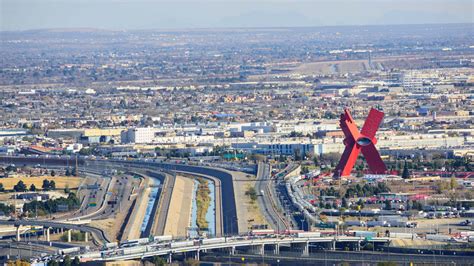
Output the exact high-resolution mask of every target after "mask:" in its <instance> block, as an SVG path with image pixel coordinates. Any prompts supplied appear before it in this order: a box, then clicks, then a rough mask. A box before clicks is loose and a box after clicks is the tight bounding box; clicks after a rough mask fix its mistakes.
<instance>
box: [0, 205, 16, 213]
mask: <svg viewBox="0 0 474 266" xmlns="http://www.w3.org/2000/svg"><path fill="white" fill-rule="evenodd" d="M14 211H15V206H13V205H6V204H4V203H0V212H3V213H4V214H5V215H8V214H10V213H12V212H14Z"/></svg>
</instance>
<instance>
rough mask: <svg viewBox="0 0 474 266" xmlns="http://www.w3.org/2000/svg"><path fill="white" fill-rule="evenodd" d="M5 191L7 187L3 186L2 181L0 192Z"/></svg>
mask: <svg viewBox="0 0 474 266" xmlns="http://www.w3.org/2000/svg"><path fill="white" fill-rule="evenodd" d="M4 191H5V187H4V186H3V184H2V183H0V192H4Z"/></svg>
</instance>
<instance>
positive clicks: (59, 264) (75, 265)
mask: <svg viewBox="0 0 474 266" xmlns="http://www.w3.org/2000/svg"><path fill="white" fill-rule="evenodd" d="M80 264H81V261H80V260H79V258H78V257H77V256H76V257H74V259H71V257H70V256H69V255H66V256H65V257H64V259H63V260H62V261H57V260H50V261H48V266H79V265H80Z"/></svg>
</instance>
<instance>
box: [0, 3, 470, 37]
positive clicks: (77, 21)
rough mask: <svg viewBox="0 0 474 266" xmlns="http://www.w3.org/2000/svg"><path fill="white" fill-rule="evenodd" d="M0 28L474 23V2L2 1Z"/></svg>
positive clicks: (147, 27) (148, 27) (155, 27)
mask: <svg viewBox="0 0 474 266" xmlns="http://www.w3.org/2000/svg"><path fill="white" fill-rule="evenodd" d="M0 12H1V14H0V17H1V18H0V29H1V30H25V29H41V28H77V27H93V28H103V29H160V28H209V27H210V28H213V27H279V26H287V27H292V26H327V25H368V24H369V25H372V24H423V23H466V22H467V23H473V22H474V0H312V1H309V0H156V1H152V0H136V1H133V0H128V1H125V0H0Z"/></svg>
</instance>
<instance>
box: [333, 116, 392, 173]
mask: <svg viewBox="0 0 474 266" xmlns="http://www.w3.org/2000/svg"><path fill="white" fill-rule="evenodd" d="M383 116H384V113H383V112H380V111H378V110H376V109H374V108H372V109H370V113H369V116H368V117H367V119H366V120H365V123H364V126H363V127H362V130H361V131H360V132H359V129H358V128H357V125H356V124H355V123H354V119H352V116H351V114H350V113H349V110H348V109H345V110H344V114H342V115H341V120H340V126H341V129H342V131H343V132H344V135H345V136H346V138H345V139H344V145H345V146H346V148H345V149H344V153H343V154H342V156H341V160H340V161H339V164H338V165H337V167H336V170H335V172H334V175H335V176H336V177H341V176H349V175H350V174H351V171H352V168H353V167H354V164H355V162H356V160H357V156H359V153H360V152H361V151H362V154H363V155H364V157H365V160H366V161H367V164H368V165H369V169H370V172H371V173H373V174H384V173H385V172H386V171H387V168H386V167H385V163H384V162H383V161H382V158H380V154H379V152H378V151H377V149H376V148H375V144H376V143H377V139H376V138H375V132H377V130H378V128H379V126H380V123H381V122H382V119H383Z"/></svg>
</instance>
